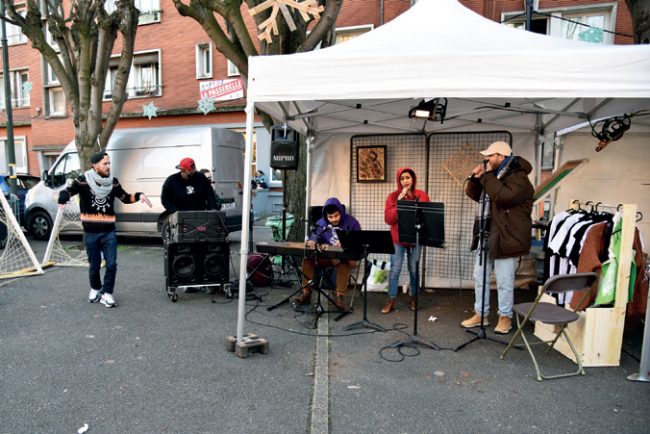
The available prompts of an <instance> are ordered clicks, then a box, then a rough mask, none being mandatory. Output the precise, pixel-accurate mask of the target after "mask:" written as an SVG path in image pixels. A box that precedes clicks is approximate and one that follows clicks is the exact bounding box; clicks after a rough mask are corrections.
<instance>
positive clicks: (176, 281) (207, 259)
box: [165, 243, 230, 287]
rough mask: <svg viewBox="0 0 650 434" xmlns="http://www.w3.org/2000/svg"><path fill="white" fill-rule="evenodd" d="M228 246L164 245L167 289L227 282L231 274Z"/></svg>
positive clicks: (200, 244) (212, 244)
mask: <svg viewBox="0 0 650 434" xmlns="http://www.w3.org/2000/svg"><path fill="white" fill-rule="evenodd" d="M229 259H230V245H229V244H228V243H174V244H166V245H165V279H166V280H167V286H168V287H176V286H183V285H210V284H217V283H227V282H228V275H229V271H230V267H229Z"/></svg>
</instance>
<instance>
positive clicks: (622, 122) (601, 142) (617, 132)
mask: <svg viewBox="0 0 650 434" xmlns="http://www.w3.org/2000/svg"><path fill="white" fill-rule="evenodd" d="M589 123H590V124H591V135H592V136H594V137H595V138H597V139H598V146H597V147H596V152H599V151H602V150H603V149H605V146H607V145H609V144H610V143H611V142H615V141H616V140H619V139H620V138H621V137H623V134H624V133H625V132H626V131H627V130H629V129H630V126H631V125H632V120H631V118H630V116H628V115H627V114H624V115H623V116H614V117H611V118H607V119H602V120H600V121H598V122H596V123H594V124H592V123H591V121H590V122H589ZM598 129H600V131H598Z"/></svg>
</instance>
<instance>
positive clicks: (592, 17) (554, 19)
mask: <svg viewBox="0 0 650 434" xmlns="http://www.w3.org/2000/svg"><path fill="white" fill-rule="evenodd" d="M615 6H616V5H615V4H614V3H611V4H599V5H596V6H591V5H588V6H583V7H573V8H557V9H541V10H539V12H540V13H539V14H536V13H533V20H532V24H531V31H533V32H535V33H541V34H543V35H550V36H556V37H560V38H564V39H570V40H574V41H584V42H591V43H595V44H613V43H614V35H613V34H612V33H609V32H613V31H614V30H615V27H616V16H615V15H616V12H615V11H616V9H615ZM522 15H523V11H516V12H509V13H507V14H503V15H502V17H501V19H502V21H504V22H505V24H506V25H508V26H510V27H514V28H517V29H524V28H525V24H524V20H523V18H522ZM510 18H512V19H510Z"/></svg>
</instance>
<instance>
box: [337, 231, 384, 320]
mask: <svg viewBox="0 0 650 434" xmlns="http://www.w3.org/2000/svg"><path fill="white" fill-rule="evenodd" d="M339 240H340V241H341V246H343V248H344V249H346V250H348V251H358V252H360V255H361V258H362V260H363V280H362V283H361V286H362V287H363V319H362V320H361V321H357V322H355V323H353V324H350V325H348V326H346V327H344V328H343V331H348V330H356V329H360V328H368V329H372V330H377V331H380V332H385V331H386V329H385V328H383V327H382V326H380V325H378V324H375V323H373V322H370V321H368V254H370V253H388V254H391V255H392V254H393V253H395V247H394V246H393V239H392V238H391V236H390V231H339Z"/></svg>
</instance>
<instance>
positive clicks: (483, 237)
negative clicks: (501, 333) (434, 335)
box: [454, 160, 508, 352]
mask: <svg viewBox="0 0 650 434" xmlns="http://www.w3.org/2000/svg"><path fill="white" fill-rule="evenodd" d="M486 169H487V161H485V160H483V176H485V173H486ZM486 207H487V193H486V192H485V188H484V189H483V191H482V192H481V217H480V225H479V249H480V250H479V266H482V267H483V276H482V282H483V286H482V288H481V324H480V325H479V328H478V331H477V332H475V331H474V330H469V329H468V330H465V332H467V333H469V334H472V335H474V337H473V338H472V339H470V340H469V341H467V342H465V343H464V344H461V345H459V346H458V347H456V349H455V350H454V352H456V351H459V350H461V349H463V348H465V347H466V346H468V345H469V344H471V343H472V342H475V341H477V340H479V339H483V340H488V341H492V342H495V343H497V344H501V345H507V344H508V343H507V342H503V341H502V340H499V339H496V338H493V337H489V336H487V335H486V334H485V291H486V290H485V287H486V286H487V285H489V284H490V283H489V281H488V276H487V266H486V265H487V264H486V263H487V260H488V245H487V236H488V234H489V230H488V228H487V218H486V217H485V212H486ZM487 290H488V291H490V290H491V288H488V289H487Z"/></svg>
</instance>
